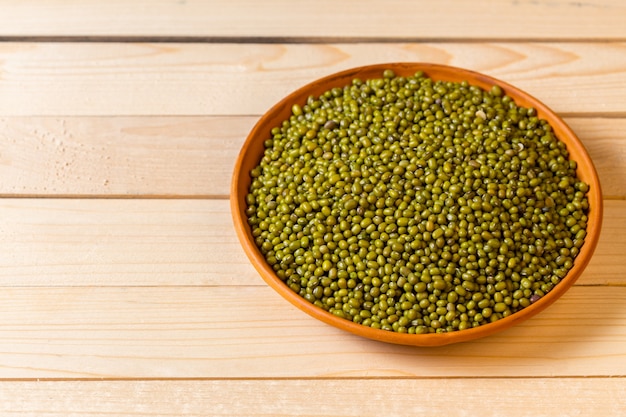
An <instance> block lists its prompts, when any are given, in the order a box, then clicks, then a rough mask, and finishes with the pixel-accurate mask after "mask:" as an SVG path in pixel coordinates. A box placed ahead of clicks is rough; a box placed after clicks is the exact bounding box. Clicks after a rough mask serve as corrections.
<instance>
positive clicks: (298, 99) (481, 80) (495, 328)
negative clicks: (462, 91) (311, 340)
mask: <svg viewBox="0 0 626 417" xmlns="http://www.w3.org/2000/svg"><path fill="white" fill-rule="evenodd" d="M385 69H392V70H394V71H395V73H396V74H397V75H402V76H409V75H413V74H414V73H415V72H416V71H423V72H424V73H425V74H426V75H427V76H429V77H430V78H432V79H434V80H446V81H456V82H461V81H464V80H466V81H467V82H469V83H470V84H473V85H476V86H478V87H482V88H483V89H486V90H489V89H490V88H491V87H492V86H493V85H498V86H500V87H501V88H502V90H503V91H504V93H505V94H507V95H509V96H510V97H511V98H513V99H514V101H515V102H516V103H517V105H519V106H524V107H534V108H535V109H536V110H537V114H538V116H539V117H540V118H543V119H545V120H547V121H548V122H549V123H550V125H551V126H552V128H553V130H554V132H555V134H556V135H557V137H558V138H559V139H560V140H561V141H562V142H564V143H565V144H566V145H567V149H568V151H569V153H570V158H571V159H573V160H575V161H576V162H577V164H578V170H577V174H578V176H579V178H580V179H581V180H583V181H585V182H586V183H587V184H589V186H590V190H589V192H588V195H587V198H588V202H589V212H588V223H587V236H586V238H585V243H584V244H583V246H582V248H581V250H580V252H579V254H578V256H577V257H576V259H575V262H574V266H573V267H572V269H571V270H570V271H569V272H568V274H567V275H566V276H565V277H564V278H563V279H562V280H561V282H560V283H559V284H557V285H556V286H555V287H554V288H553V289H552V290H551V291H550V292H548V293H547V294H546V295H545V296H544V297H542V298H541V299H540V300H539V301H537V302H535V303H533V304H531V305H530V306H528V307H526V308H524V309H522V310H520V311H518V312H516V313H514V314H512V315H510V316H508V317H505V318H502V319H500V320H497V321H495V322H493V323H489V324H485V325H482V326H479V327H475V328H471V329H466V330H459V331H455V332H448V333H430V334H420V335H416V334H402V333H397V332H391V331H386V330H379V329H373V328H371V327H367V326H363V325H361V324H357V323H354V322H352V321H349V320H346V319H342V318H339V317H336V316H334V315H333V314H331V313H329V312H327V311H325V310H323V309H321V308H319V307H317V306H315V305H313V304H312V303H309V302H308V301H306V300H305V299H304V298H302V297H300V296H299V295H298V294H296V293H295V292H293V291H292V290H291V289H290V288H289V287H288V286H287V285H286V284H285V283H284V282H283V281H282V280H281V279H280V278H278V277H277V276H276V274H275V273H274V271H273V269H272V268H271V267H270V266H269V265H268V264H267V263H266V261H265V258H264V257H263V255H262V254H261V252H260V251H259V250H258V249H257V247H256V245H255V243H254V239H253V237H252V234H251V231H250V227H249V226H248V223H247V217H246V214H245V209H246V201H245V196H246V194H247V193H248V188H249V186H250V183H251V177H250V174H249V173H250V170H251V169H252V168H254V167H255V166H256V165H257V164H258V163H259V161H260V159H261V156H262V153H263V150H264V147H263V142H264V141H265V140H266V139H268V138H270V130H271V129H272V128H273V127H275V126H279V125H280V124H281V122H282V121H283V120H285V119H287V118H288V117H289V116H290V114H291V108H292V105H293V104H296V103H297V104H300V105H304V103H305V102H306V100H307V98H308V97H309V96H310V95H314V96H318V95H320V94H322V93H324V92H325V91H327V90H330V89H331V88H333V87H343V86H345V85H347V84H349V83H350V82H351V81H352V79H354V78H357V77H358V78H360V79H361V80H366V79H371V78H380V77H381V76H382V72H383V71H384V70H385ZM230 202H231V210H232V216H233V220H234V225H235V230H236V232H237V236H238V238H239V240H240V242H241V245H242V246H243V249H244V251H245V253H246V255H247V256H248V257H249V259H250V261H251V262H252V264H253V266H254V267H255V268H256V270H257V271H258V273H259V274H260V275H261V277H262V278H263V279H264V280H265V282H266V283H267V284H269V285H270V286H271V287H272V288H273V289H274V290H275V291H276V292H278V293H279V294H280V295H281V296H283V297H284V298H285V299H286V300H287V301H289V302H291V303H292V304H293V305H295V306H296V307H298V308H300V309H301V310H302V311H304V312H306V313H308V314H309V315H311V316H313V317H315V318H317V319H319V320H321V321H323V322H325V323H327V324H329V325H331V326H334V327H337V328H339V329H343V330H345V331H348V332H351V333H354V334H356V335H359V336H362V337H365V338H369V339H374V340H378V341H383V342H388V343H395V344H402V345H413V346H439V345H447V344H451V343H458V342H463V341H468V340H472V339H477V338H481V337H485V336H488V335H491V334H493V333H496V332H499V331H502V330H505V329H507V328H510V327H511V326H514V325H516V324H518V323H521V322H523V321H525V320H527V319H529V318H530V317H532V316H534V315H536V314H537V313H539V312H540V311H542V310H544V309H545V308H546V307H548V306H549V305H551V304H552V303H554V302H555V301H556V300H557V299H558V298H559V297H561V296H562V295H563V294H564V293H565V292H566V291H567V290H568V289H569V288H570V287H571V286H572V285H573V284H574V282H575V281H576V280H577V279H578V277H579V276H580V275H581V273H582V272H583V270H584V269H585V267H586V266H587V264H588V263H589V260H590V259H591V256H592V254H593V251H594V249H595V247H596V244H597V242H598V238H599V236H600V228H601V225H602V211H603V207H602V192H601V189H600V182H599V180H598V175H597V173H596V170H595V167H594V165H593V162H592V160H591V158H590V157H589V155H588V153H587V151H586V150H585V147H584V146H583V144H582V143H581V141H580V140H579V139H578V138H577V137H576V135H575V134H574V132H573V131H572V130H571V129H570V128H569V127H568V126H567V125H566V124H565V122H564V121H563V120H562V119H561V118H560V117H559V116H558V115H557V114H555V113H554V112H553V111H552V110H550V109H549V108H548V107H547V106H546V105H544V104H543V103H541V102H540V101H539V100H537V99H536V98H534V97H532V96H530V95H529V94H527V93H525V92H523V91H521V90H520V89H518V88H516V87H514V86H512V85H510V84H507V83H505V82H502V81H499V80H497V79H494V78H492V77H489V76H487V75H483V74H480V73H476V72H473V71H469V70H465V69H459V68H454V67H450V66H443V65H435V64H425V63H389V64H378V65H370V66H364V67H359V68H353V69H349V70H346V71H342V72H339V73H336V74H333V75H329V76H327V77H323V78H321V79H319V80H316V81H314V82H312V83H310V84H307V85H305V86H304V87H302V88H299V89H298V90H296V91H294V92H293V93H291V94H289V95H288V96H286V97H285V98H283V99H282V100H281V101H280V102H278V103H277V104H276V105H274V106H273V107H272V108H271V109H270V110H269V111H268V112H267V113H265V114H264V115H263V116H262V117H261V118H260V120H259V121H258V122H257V124H256V125H255V126H254V128H253V129H252V131H251V132H250V134H249V135H248V137H247V139H246V141H245V142H244V144H243V147H242V149H241V151H240V154H239V156H238V158H237V161H236V164H235V169H234V174H233V179H232V188H231V195H230Z"/></svg>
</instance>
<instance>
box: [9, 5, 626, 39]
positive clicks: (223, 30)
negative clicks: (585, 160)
mask: <svg viewBox="0 0 626 417" xmlns="http://www.w3.org/2000/svg"><path fill="white" fill-rule="evenodd" d="M0 16H3V25H2V28H1V29H0V36H33V35H35V36H80V37H85V36H94V35H95V36H161V37H162V36H201V37H209V38H213V37H226V38H228V37H234V38H236V39H240V38H241V37H253V38H267V37H269V38H272V37H279V38H284V37H289V38H299V37H304V38H334V37H348V38H355V37H356V38H372V37H375V38H410V39H449V38H453V39H454V38H456V39H458V38H474V39H494V38H495V39H519V38H522V39H546V38H549V39H581V38H587V39H611V38H617V39H623V30H621V29H622V27H623V23H624V21H625V19H626V7H625V6H624V3H623V2H620V1H619V0H587V1H584V2H572V1H567V0H550V1H545V0H542V1H498V2H493V1H488V0H478V1H473V2H470V3H468V2H464V1H455V0H443V1H437V2H433V3H429V4H428V5H427V6H426V5H424V4H423V3H421V2H403V1H401V0H391V1H380V0H362V1H359V2H358V3H355V2H351V1H347V2H336V1H332V0H321V1H316V2H312V3H309V2H296V3H295V4H294V2H290V1H286V0H274V1H264V2H257V1H251V0H247V1H241V0H239V1H224V0H221V1H200V0H191V1H183V2H180V1H173V0H158V1H145V0H144V1H134V2H124V1H122V0H116V1H108V2H98V1H96V0H90V1H82V2H80V3H78V4H75V3H67V2H61V1H53V2H45V3H43V4H42V3H40V2H33V1H20V2H9V1H4V2H2V4H0ZM444 23H445V24H444Z"/></svg>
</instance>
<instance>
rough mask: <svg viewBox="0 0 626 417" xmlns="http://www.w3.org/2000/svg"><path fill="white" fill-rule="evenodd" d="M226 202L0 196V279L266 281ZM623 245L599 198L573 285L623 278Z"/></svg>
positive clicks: (36, 283)
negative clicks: (601, 213) (595, 237)
mask: <svg viewBox="0 0 626 417" xmlns="http://www.w3.org/2000/svg"><path fill="white" fill-rule="evenodd" d="M229 210H230V209H229V203H228V201H227V200H97V199H78V200H73V199H59V200H56V199H0V288H2V287H4V288H7V287H42V286H44V287H45V286H57V287H63V286H92V285H93V286H98V287H100V286H162V287H168V286H195V285H211V286H239V285H246V286H250V285H258V286H264V285H265V284H264V283H263V281H262V280H261V278H260V277H259V275H258V274H257V273H256V271H255V270H254V269H253V268H252V266H251V264H250V262H249V261H248V259H247V257H246V255H245V254H244V252H243V250H242V248H241V246H240V245H239V242H238V241H237V237H236V236H235V231H234V228H233V226H232V221H231V216H230V211H229ZM624 253H626V200H607V201H605V217H604V225H603V230H602V234H601V236H600V241H599V243H598V246H597V248H596V250H595V252H594V256H593V258H592V260H591V262H590V264H589V265H588V267H587V269H586V270H585V272H584V273H583V274H582V276H581V277H580V278H579V280H578V281H577V285H619V286H624V285H626V277H625V276H624V275H623V274H621V273H619V271H621V270H622V269H623V268H625V267H626V257H625V256H624ZM233 291H236V288H234V289H233ZM0 322H1V320H0Z"/></svg>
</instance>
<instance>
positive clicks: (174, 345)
mask: <svg viewBox="0 0 626 417" xmlns="http://www.w3.org/2000/svg"><path fill="white" fill-rule="evenodd" d="M0 323H2V325H1V326H0V379H6V378H45V377H50V378H77V377H88V378H92V377H93V378H101V377H103V378H127V377H128V378H130V377H132V378H151V377H155V378H177V377H186V378H193V377H206V378H256V377H263V378H283V377H289V378H292V377H306V378H309V377H312V378H343V377H375V376H379V377H385V376H387V377H389V376H391V377H415V376H421V377H495V376H497V377H513V376H515V377H531V376H534V377H540V376H542V377H548V376H550V377H552V376H588V377H589V376H624V375H626V287H573V288H571V289H570V291H568V292H567V293H566V294H565V295H564V296H563V297H562V299H560V300H559V301H558V302H557V303H555V304H554V305H552V306H551V307H550V308H549V309H547V310H545V311H544V312H542V313H541V314H540V315H538V316H536V317H534V318H532V319H530V320H528V321H526V322H524V323H523V324H520V325H519V326H517V327H515V328H512V329H509V330H507V331H505V332H502V333H499V334H497V335H494V336H491V337H488V338H484V339H481V340H478V341H473V342H466V343H463V344H457V345H451V346H444V347H440V348H415V347H410V346H397V345H390V344H385V343H381V342H375V341H371V340H367V339H363V338H360V337H358V336H354V335H352V334H349V333H345V332H343V331H341V330H338V329H335V328H333V327H330V326H327V325H325V324H323V323H321V322H319V321H317V320H315V319H313V318H311V317H309V316H308V315H305V314H304V313H303V312H301V311H300V310H298V309H296V308H295V307H293V306H291V304H289V303H287V302H286V301H284V300H283V299H282V298H280V297H279V296H278V295H277V294H276V293H275V292H273V290H271V289H270V288H269V287H246V286H241V287H238V288H236V289H233V288H232V287H211V286H209V287H195V288H193V287H191V288H190V287H170V288H164V287H66V288H52V287H48V288H46V287H40V288H4V289H3V290H2V292H1V293H0Z"/></svg>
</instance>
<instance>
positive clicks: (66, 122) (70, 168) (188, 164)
mask: <svg viewBox="0 0 626 417" xmlns="http://www.w3.org/2000/svg"><path fill="white" fill-rule="evenodd" d="M256 119H257V118H256V117H245V116H243V117H219V116H214V117H200V116H198V117H8V118H6V117H5V118H0V142H1V143H2V148H1V150H0V194H1V195H3V196H91V197H93V196H108V197H112V196H124V197H146V196H148V197H158V196H168V197H172V196H175V197H200V196H202V197H210V196H222V197H225V196H227V195H228V193H229V187H230V179H231V176H232V172H233V167H234V164H235V159H236V157H237V154H238V153H239V149H240V148H241V145H242V144H243V141H244V139H245V138H246V136H247V134H248V132H249V131H250V129H251V128H252V125H253V124H254V122H256ZM625 123H626V121H625ZM625 144H626V142H625Z"/></svg>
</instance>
